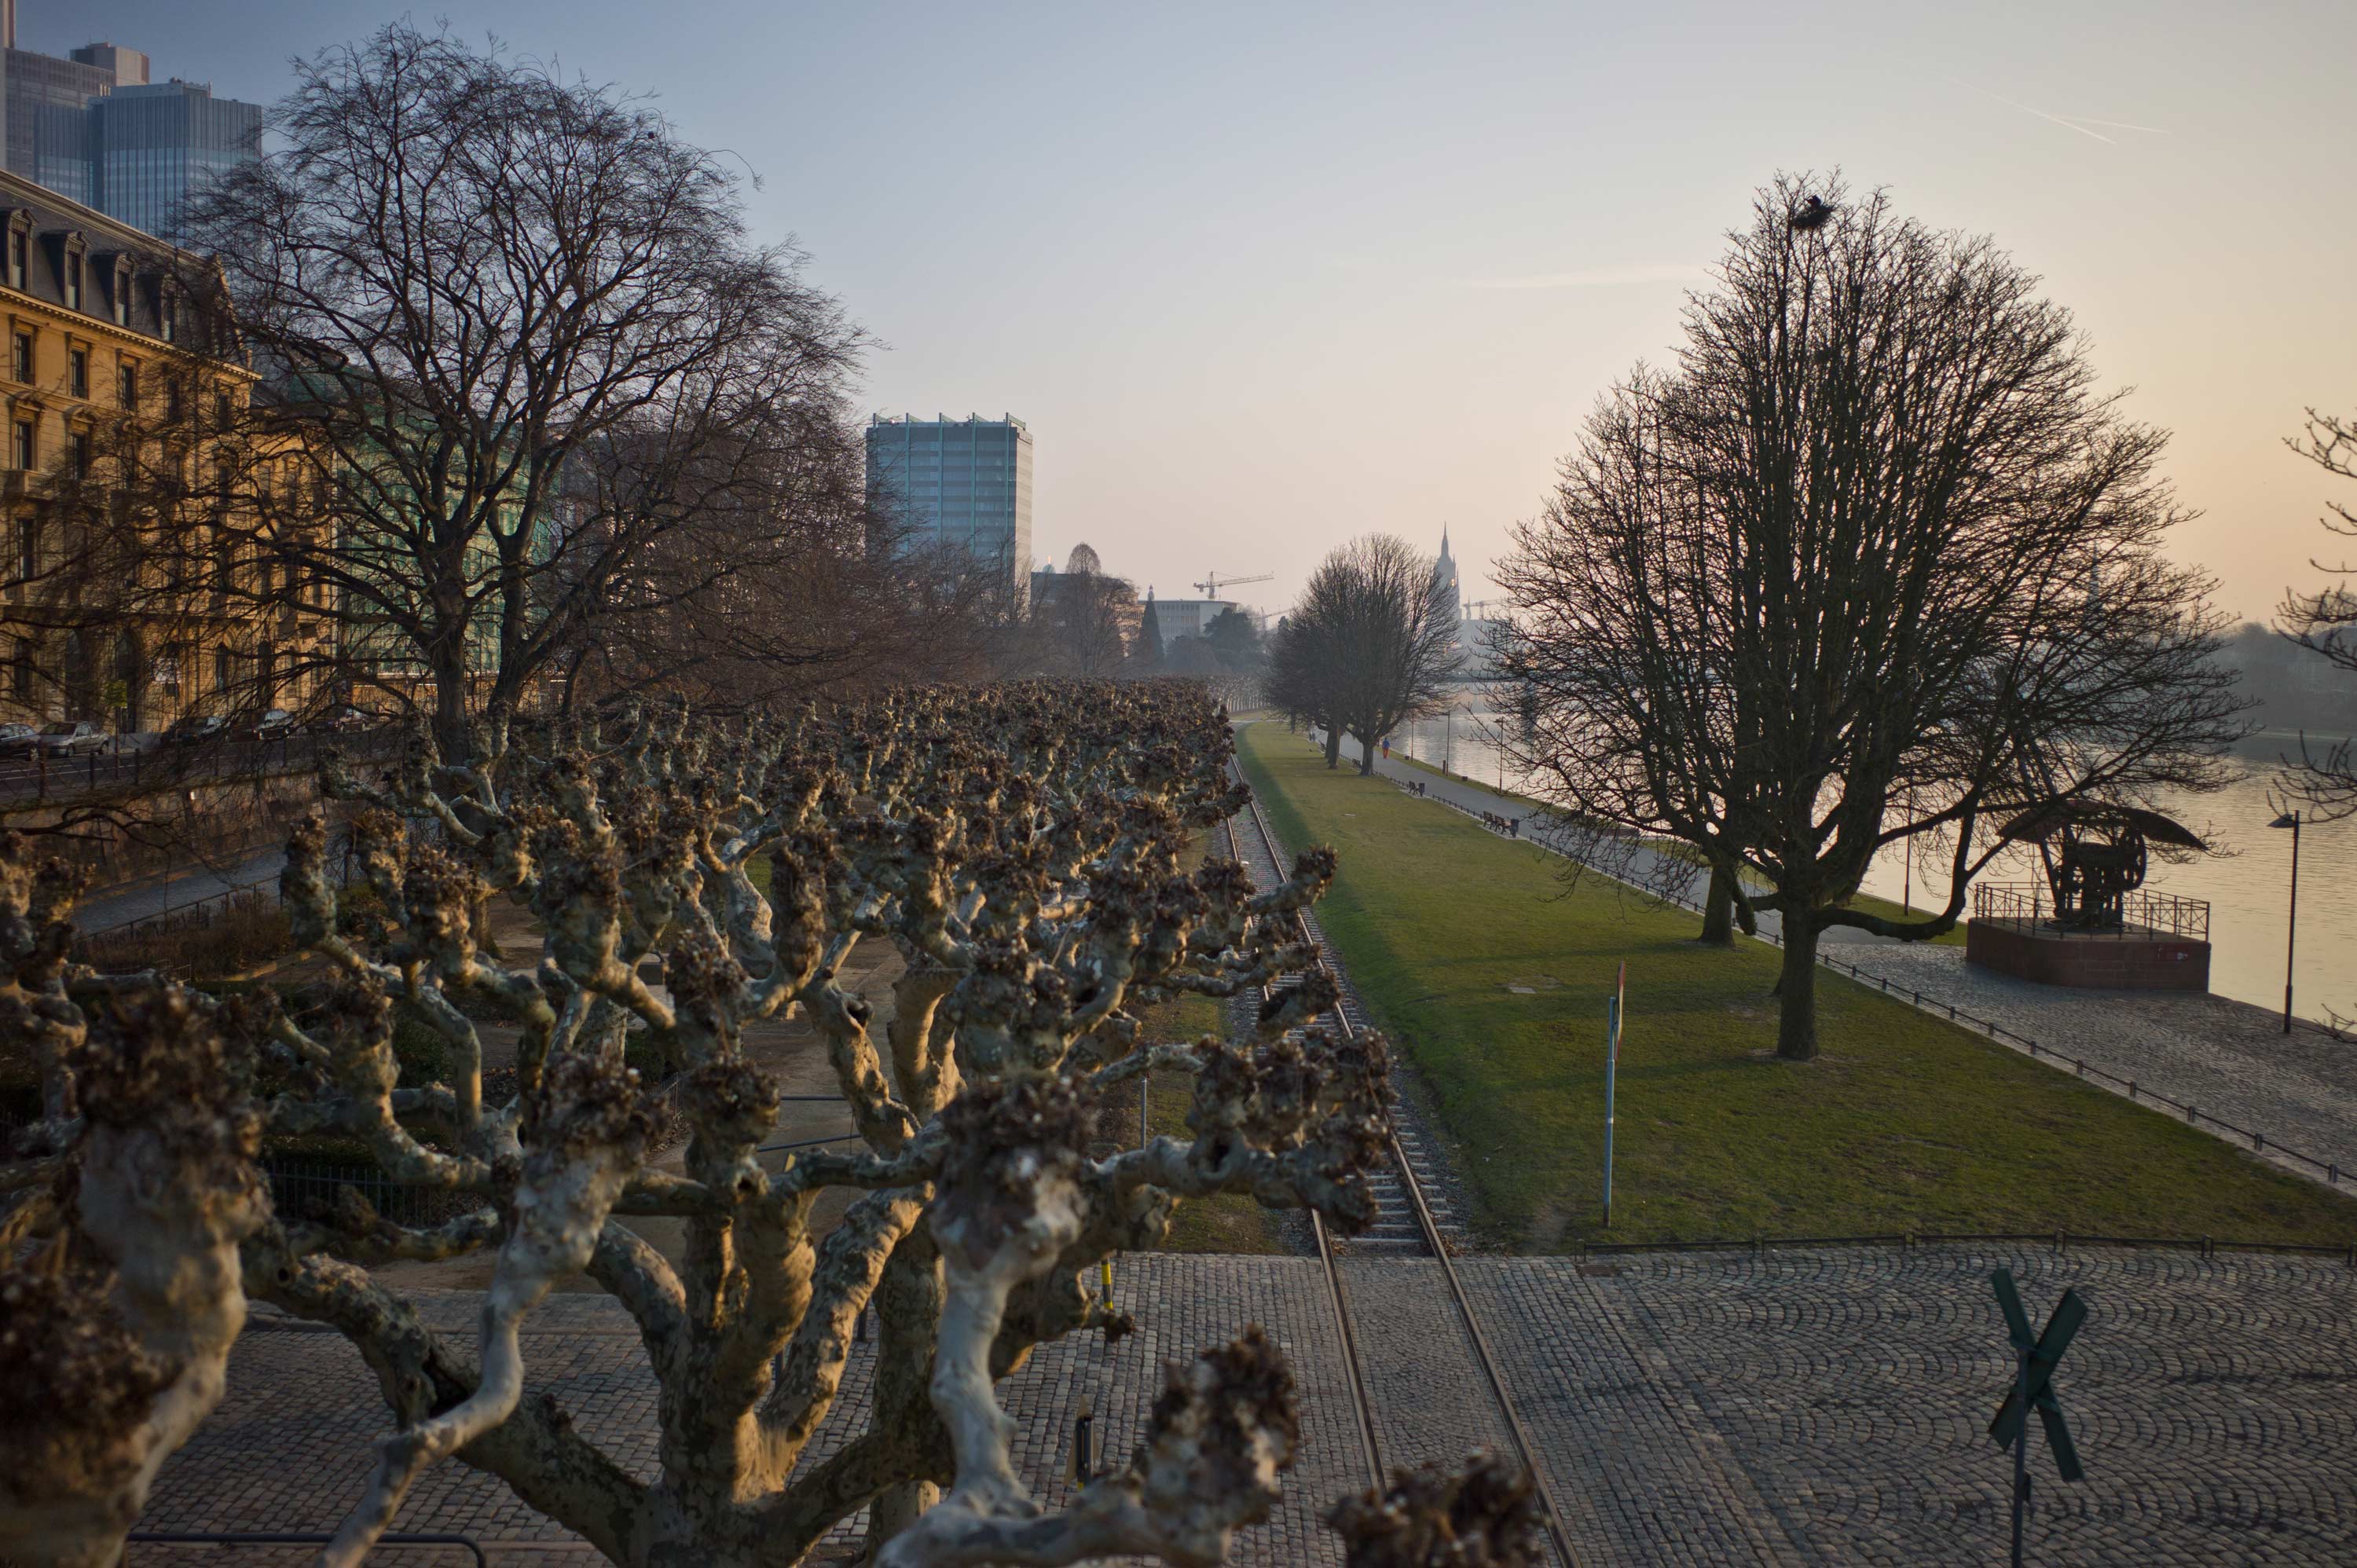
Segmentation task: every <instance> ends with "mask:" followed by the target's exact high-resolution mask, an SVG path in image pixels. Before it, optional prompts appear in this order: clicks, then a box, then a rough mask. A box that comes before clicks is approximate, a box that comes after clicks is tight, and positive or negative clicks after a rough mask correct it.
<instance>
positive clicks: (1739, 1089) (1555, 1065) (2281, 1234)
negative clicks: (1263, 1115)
mask: <svg viewBox="0 0 2357 1568" xmlns="http://www.w3.org/2000/svg"><path fill="white" fill-rule="evenodd" d="M1238 744H1239V750H1240V752H1241V753H1242V756H1243V763H1244V766H1245V768H1246V769H1247V771H1248V773H1249V776H1250V777H1251V779H1252V781H1253V784H1254V788H1255V789H1257V790H1258V791H1259V794H1260V797H1261V800H1262V801H1263V803H1264V805H1265V807H1266V809H1267V811H1268V814H1269V820H1270V822H1271V824H1272V825H1273V826H1274V827H1275V830H1276V832H1277V833H1278V834H1279V836H1280V837H1282V838H1283V839H1284V840H1285V841H1286V843H1288V844H1291V845H1295V846H1300V845H1304V844H1308V843H1330V844H1332V845H1334V846H1335V848H1336V849H1337V850H1339V851H1340V855H1341V872H1340V876H1339V877H1338V878H1337V880H1336V882H1335V886H1334V890H1333V891H1332V893H1330V894H1329V896H1328V897H1327V898H1326V900H1325V901H1324V903H1322V904H1321V905H1320V906H1319V908H1318V913H1319V916H1320V918H1322V920H1323V921H1324V923H1325V927H1326V930H1327V934H1328V936H1329V938H1330V939H1331V940H1332V941H1333V943H1334V946H1335V949H1336V950H1337V953H1338V955H1339V956H1340V958H1341V960H1342V961H1344V962H1345V963H1346V964H1347V965H1348V966H1349V968H1350V970H1351V978H1352V979H1353V980H1354V981H1355V982H1356V983H1357V985H1358V987H1359V990H1360V992H1361V994H1362V995H1363V996H1364V997H1365V998H1366V1000H1367V1002H1368V1003H1369V1004H1370V1005H1371V1006H1372V1008H1373V1009H1374V1012H1375V1014H1376V1015H1377V1016H1378V1018H1379V1019H1380V1020H1381V1021H1382V1023H1383V1027H1384V1028H1385V1029H1386V1030H1388V1031H1389V1032H1390V1033H1391V1034H1392V1036H1393V1037H1394V1042H1395V1043H1396V1044H1397V1045H1398V1046H1399V1047H1400V1048H1402V1049H1403V1050H1405V1053H1406V1054H1407V1055H1408V1056H1409V1057H1410V1058H1413V1060H1414V1061H1415V1065H1416V1068H1417V1069H1418V1071H1419V1073H1420V1074H1421V1076H1422V1078H1423V1079H1424V1081H1425V1082H1426V1085H1427V1086H1428V1087H1429V1088H1430V1090H1431V1091H1432V1095H1433V1097H1434V1099H1435V1100H1436V1101H1437V1106H1438V1111H1439V1114H1440V1116H1441V1119H1442V1121H1443V1123H1444V1131H1445V1132H1446V1133H1447V1134H1448V1137H1449V1138H1450V1140H1451V1141H1452V1143H1453V1144H1454V1145H1455V1146H1456V1148H1457V1149H1458V1151H1460V1153H1459V1155H1458V1161H1459V1166H1460V1169H1461V1171H1462V1174H1463V1176H1464V1177H1465V1181H1466V1186H1467V1188H1468V1191H1469V1197H1470V1198H1471V1200H1472V1204H1473V1208H1474V1213H1473V1216H1472V1218H1473V1221H1474V1224H1475V1226H1476V1227H1477V1229H1478V1230H1480V1232H1481V1233H1482V1234H1483V1235H1484V1237H1485V1238H1487V1239H1488V1240H1491V1241H1494V1242H1497V1243H1501V1244H1505V1245H1509V1246H1514V1247H1519V1248H1522V1249H1523V1250H1529V1251H1554V1250H1566V1249H1568V1248H1569V1247H1570V1246H1571V1245H1572V1244H1573V1243H1574V1242H1575V1241H1577V1240H1580V1239H1583V1238H1585V1239H1592V1240H1616V1241H1641V1240H1701V1239H1705V1238H1717V1237H1746V1236H1751V1235H1760V1236H1768V1237H1798V1236H1858V1235H1876V1234H1890V1233H1895V1232H1899V1231H1906V1230H1915V1231H1927V1232H1934V1231H1948V1232H1953V1231H2036V1232H2041V1233H2042V1232H2046V1231H2052V1230H2071V1231H2075V1232H2078V1233H2080V1234H2083V1235H2114V1236H2182V1237H2199V1236H2204V1235H2208V1236H2215V1237H2218V1238H2220V1239H2222V1240H2224V1239H2233V1240H2276V1241H2306V1242H2319V1243H2329V1244H2343V1243H2347V1242H2348V1241H2350V1240H2353V1239H2357V1201H2352V1199H2349V1198H2346V1197H2341V1196H2339V1195H2337V1194H2335V1193H2332V1192H2330V1191H2328V1190H2326V1189H2324V1188H2321V1187H2317V1186H2315V1185H2314V1184H2312V1183H2309V1182H2307V1181H2304V1180H2301V1179H2300V1178H2298V1177H2296V1176H2290V1175H2287V1174H2286V1173H2283V1172H2280V1171H2277V1170H2275V1169H2274V1168H2272V1167H2270V1166H2267V1165H2263V1164H2261V1163H2259V1162H2258V1161H2256V1160H2254V1159H2252V1158H2250V1157H2249V1156H2248V1155H2244V1154H2242V1153H2240V1152H2238V1151H2237V1150H2235V1149H2233V1148H2232V1147H2230V1146H2228V1145H2227V1144H2223V1143H2222V1142H2220V1141H2219V1140H2217V1139H2215V1138H2212V1137H2211V1136H2209V1135H2208V1134H2207V1133H2199V1132H2195V1131H2193V1130H2191V1129H2190V1128H2188V1127H2186V1126H2184V1125H2183V1124H2182V1123H2180V1122H2176V1121H2174V1120H2172V1119H2170V1118H2169V1117H2166V1116H2163V1115H2160V1114H2158V1112H2152V1111H2148V1110H2146V1109H2145V1108H2143V1107H2141V1106H2138V1105H2134V1104H2131V1103H2129V1102H2128V1101H2125V1100H2121V1099H2119V1098H2117V1097H2115V1096H2114V1095H2111V1094H2107V1093H2105V1092H2104V1091H2103V1090H2099V1089H2095V1088H2093V1087H2092V1086H2090V1085H2087V1084H2084V1083H2082V1082H2080V1081H2078V1080H2076V1079H2072V1078H2069V1077H2066V1076H2065V1075H2063V1074H2061V1073H2058V1072H2056V1071H2054V1070H2053V1069H2050V1068H2048V1067H2045V1066H2043V1065H2041V1064H2040V1063H2037V1062H2033V1061H2030V1060H2029V1059H2028V1058H2024V1057H2020V1056H2017V1055H2015V1054H2014V1053H2013V1052H2011V1051H2008V1050H2007V1049H2005V1048H2003V1047H1999V1046H1996V1045H1993V1044H1991V1043H1990V1042H1988V1041H1986V1040H1984V1039H1981V1038H1978V1037H1976V1036H1974V1035H1972V1034H1969V1033H1967V1032H1966V1031H1964V1029H1962V1028H1959V1027H1957V1026H1953V1025H1950V1024H1948V1023H1945V1022H1944V1021H1939V1020H1934V1019H1932V1018H1928V1017H1925V1016H1924V1015H1921V1014H1919V1013H1916V1012H1915V1011H1913V1010H1912V1009H1911V1008H1908V1007H1904V1006H1901V1005H1900V1004H1898V1003H1896V1002H1893V1001H1891V1000H1889V999H1888V998H1886V997H1883V996H1881V995H1879V994H1878V993H1873V992H1869V991H1867V990H1865V989H1863V988H1862V987H1859V986H1857V985H1854V984H1852V983H1849V982H1848V981H1846V980H1842V979H1840V978H1838V977H1836V976H1835V975H1833V974H1832V973H1830V972H1822V971H1821V972H1819V974H1818V978H1817V989H1818V1002H1819V1007H1820V1010H1821V1037H1822V1040H1823V1047H1822V1054H1821V1056H1820V1057H1819V1058H1818V1059H1817V1060H1816V1061H1814V1062H1810V1063H1792V1062H1783V1061H1779V1060H1778V1059H1777V1058H1776V1056H1775V1002H1774V1000H1773V999H1772V998H1771V997H1770V995H1769V994H1768V992H1769V987H1770V985H1771V984H1773V983H1774V981H1775V976H1776V964H1777V956H1778V955H1777V954H1776V953H1775V951H1774V950H1771V949H1769V948H1766V947H1763V946H1761V945H1760V944H1758V943H1755V942H1748V941H1747V942H1739V943H1738V944H1737V946H1736V947H1735V948H1734V949H1733V950H1710V949H1706V948H1703V947H1700V946H1698V945H1697V944H1696V943H1695V941H1694V940H1692V939H1693V935H1694V919H1693V917H1692V916H1690V915H1687V914H1684V913H1683V912H1680V911H1676V910H1662V909H1658V908H1648V907H1647V906H1646V905H1645V903H1644V902H1643V901H1642V900H1641V899H1639V898H1637V897H1633V896H1632V897H1621V896H1620V894H1619V893H1617V892H1616V891H1615V890H1614V889H1612V888H1610V887H1609V886H1605V885H1603V884H1601V883H1600V882H1598V881H1597V880H1596V879H1592V878H1591V879H1589V880H1587V881H1585V882H1583V883H1581V884H1580V886H1578V887H1577V889H1576V890H1575V891H1574V892H1573V893H1571V894H1570V895H1569V896H1567V897H1566V895H1565V894H1564V891H1563V888H1562V886H1561V884H1560V883H1559V882H1558V881H1557V880H1556V878H1555V872H1554V867H1553V865H1551V864H1550V863H1549V860H1548V857H1546V856H1545V855H1544V854H1543V852H1541V851H1539V850H1537V849H1535V848H1534V847H1532V846H1529V845H1524V844H1515V843H1509V842H1507V841H1504V840H1501V839H1499V838H1496V837H1494V836H1492V835H1491V834H1490V833H1487V832H1483V831H1482V830H1481V829H1480V828H1479V827H1478V826H1476V825H1474V824H1473V823H1471V822H1468V821H1467V820H1466V819H1464V818H1463V817H1461V816H1458V814H1457V813H1455V812H1452V811H1440V810H1437V809H1435V808H1434V807H1433V806H1432V805H1431V804H1430V803H1428V802H1419V801H1417V800H1414V799H1412V798H1411V797H1408V796H1405V795H1403V794H1401V793H1400V792H1399V790H1398V789H1395V788H1394V786H1392V785H1391V784H1389V783H1387V782H1386V781H1384V780H1383V779H1361V778H1359V777H1358V776H1357V775H1356V774H1354V773H1350V772H1333V773H1329V772H1328V771H1327V770H1326V768H1325V766H1324V764H1323V762H1322V761H1321V759H1320V758H1319V757H1318V755H1317V754H1316V753H1315V752H1314V751H1312V750H1310V749H1309V748H1308V747H1307V746H1303V745H1302V744H1301V742H1300V741H1299V739H1298V738H1297V737H1294V736H1287V735H1286V734H1285V733H1284V732H1283V731H1282V730H1280V729H1278V728H1276V727H1275V726H1274V725H1250V726H1247V727H1246V728H1245V729H1244V730H1243V733H1242V734H1241V736H1239V737H1238ZM1624 959H1625V960H1626V961H1628V965H1629V1023H1628V1027H1627V1031H1626V1034H1625V1036H1624V1038H1623V1043H1622V1047H1621V1058H1620V1078H1619V1087H1618V1101H1619V1103H1618V1106H1617V1108H1616V1110H1617V1120H1618V1126H1617V1135H1616V1145H1617V1146H1616V1150H1615V1157H1614V1172H1613V1219H1614V1223H1613V1226H1612V1229H1611V1230H1609V1232H1607V1231H1605V1230H1602V1229H1601V1228H1600V1227H1599V1225H1598V1202H1597V1195H1598V1187H1599V1186H1600V1180H1601V1170H1602V1122H1603V1106H1604V1079H1603V1055H1604V1050H1603V1042H1604V1004H1605V999H1606V997H1607V995H1608V994H1609V991H1610V988H1611V984H1612V977H1613V972H1614V968H1615V966H1616V965H1617V964H1618V963H1619V962H1620V961H1622V960H1624ZM1515 988H1519V989H1515Z"/></svg>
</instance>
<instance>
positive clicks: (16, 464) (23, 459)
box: [8, 419, 33, 473]
mask: <svg viewBox="0 0 2357 1568" xmlns="http://www.w3.org/2000/svg"><path fill="white" fill-rule="evenodd" d="M8 456H9V467H13V468H15V469H16V470H17V471H18V472H20V473H30V472H32V469H33V422H32V421H31V420H29V419H20V420H18V421H17V422H16V439H15V440H14V441H13V442H11V443H10V444H9V450H8Z"/></svg>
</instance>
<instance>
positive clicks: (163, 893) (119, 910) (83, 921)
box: [74, 843, 286, 936]
mask: <svg viewBox="0 0 2357 1568" xmlns="http://www.w3.org/2000/svg"><path fill="white" fill-rule="evenodd" d="M285 865H286V846H285V844H283V843H272V844H265V845H264V846H263V847H262V848H260V849H257V850H252V851H248V852H247V853H245V854H241V855H238V856H236V857H235V858H233V859H231V861H229V862H228V863H227V864H226V865H218V866H209V865H197V866H185V867H182V868H180V869H178V870H176V871H174V872H172V873H171V874H169V875H155V876H143V877H140V878H139V879H137V880H136V881H134V882H130V883H126V884H124V885H122V886H118V887H114V888H110V889H107V890H104V891H102V892H99V893H96V894H93V895H91V897H87V898H84V899H83V900H81V903H79V904H77V905H76V906H75V907H74V923H75V924H76V925H77V926H79V927H81V930H82V932H83V934H84V935H86V936H98V935H100V934H102V933H103V932H106V931H112V930H116V929H120V928H122V927H124V926H127V925H130V924H132V923H133V922H134V921H137V920H148V919H153V918H156V916H158V915H164V914H169V913H170V912H172V911H173V910H175V909H185V908H188V907H189V906H190V905H192V904H200V903H202V902H204V901H205V900H206V899H208V898H219V897H221V896H222V895H223V894H227V893H243V892H256V891H258V892H264V893H273V894H274V893H275V892H276V891H277V890H278V874H279V872H280V871H282V870H283V869H285Z"/></svg>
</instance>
